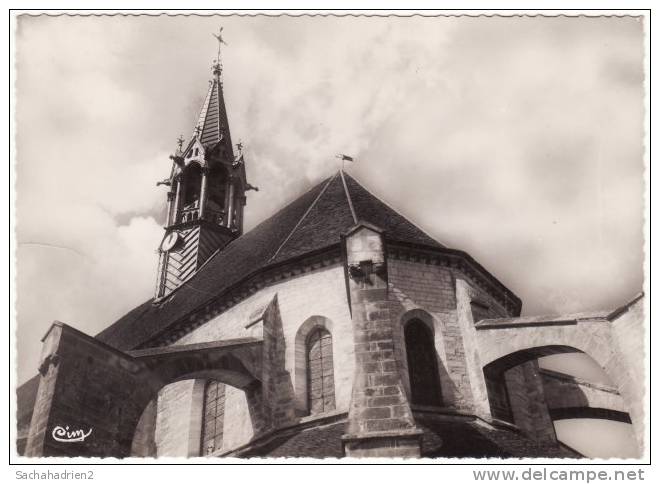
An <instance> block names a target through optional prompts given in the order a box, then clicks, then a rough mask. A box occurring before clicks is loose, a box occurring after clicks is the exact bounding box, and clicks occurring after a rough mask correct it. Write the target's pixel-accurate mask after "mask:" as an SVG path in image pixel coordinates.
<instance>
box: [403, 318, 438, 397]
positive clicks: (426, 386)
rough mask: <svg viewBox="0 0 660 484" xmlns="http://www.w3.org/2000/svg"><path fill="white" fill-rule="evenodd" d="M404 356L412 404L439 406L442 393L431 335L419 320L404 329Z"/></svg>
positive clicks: (414, 320)
mask: <svg viewBox="0 0 660 484" xmlns="http://www.w3.org/2000/svg"><path fill="white" fill-rule="evenodd" d="M405 339H406V355H407V357H408V374H409V377H410V393H411V400H412V402H411V403H413V404H418V405H429V406H441V405H442V391H441V388H440V376H439V374H438V361H437V359H436V354H435V346H434V344H433V333H432V332H431V330H430V329H429V328H428V327H427V326H426V324H424V322H422V321H420V320H419V319H413V320H412V321H410V322H409V323H408V324H407V325H406V327H405Z"/></svg>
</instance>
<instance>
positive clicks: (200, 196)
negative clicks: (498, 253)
mask: <svg viewBox="0 0 660 484" xmlns="http://www.w3.org/2000/svg"><path fill="white" fill-rule="evenodd" d="M219 40H220V39H219ZM222 75H223V67H222V63H221V62H220V59H218V61H216V62H215V63H214V65H213V68H212V74H211V80H210V83H209V88H208V92H207V93H206V97H205V100H204V103H203V106H202V107H201V110H200V114H199V119H198V121H197V123H196V125H195V126H194V127H193V130H192V135H191V137H190V139H189V140H183V139H181V140H180V143H179V145H178V149H177V150H176V152H175V153H174V154H173V155H172V156H171V157H170V158H171V170H170V173H169V176H168V177H167V178H166V179H165V180H164V181H162V182H160V183H159V184H163V185H165V186H166V187H167V199H166V201H164V202H166V204H167V217H166V222H165V227H164V230H165V232H164V237H163V239H162V242H161V243H160V246H159V247H158V258H159V260H158V272H157V274H156V282H155V287H154V293H153V297H152V298H151V299H149V300H148V301H145V302H144V303H143V304H141V305H139V306H138V307H136V308H135V309H133V310H131V311H130V312H128V313H127V314H126V315H125V316H123V317H122V318H120V319H119V320H118V321H116V322H115V323H114V324H112V325H111V326H109V327H108V328H106V329H105V330H104V331H102V332H101V333H99V334H97V335H95V336H92V335H88V334H85V333H83V332H81V331H79V330H77V329H76V328H75V327H73V326H70V325H68V324H66V323H64V322H59V321H56V322H54V323H53V324H52V325H51V327H50V329H49V330H48V332H47V334H45V335H44V336H43V340H42V341H43V350H42V354H41V357H40V365H39V368H38V370H39V372H38V374H37V375H36V376H35V377H34V378H32V379H31V380H29V381H28V382H27V383H25V384H24V385H23V386H21V387H20V388H19V389H18V391H17V402H18V405H17V407H18V414H17V422H18V439H17V449H18V453H19V454H21V455H25V456H30V457H46V456H69V457H77V456H83V457H96V456H101V457H120V458H124V457H142V458H147V457H163V456H176V457H181V456H183V457H191V458H192V457H214V458H219V457H243V458H248V457H310V458H327V457H332V458H342V457H405V458H420V457H428V458H434V457H499V458H514V457H515V458H518V457H558V458H576V457H581V455H580V454H579V453H578V452H577V451H576V450H574V449H572V448H570V447H568V446H566V445H564V444H562V443H561V442H560V441H559V440H558V438H557V434H556V431H555V427H554V424H553V422H554V421H556V420H560V419H570V418H600V419H608V420H614V421H617V422H627V423H629V424H631V425H632V428H633V432H634V434H635V437H636V442H637V445H638V449H637V452H638V454H639V455H641V454H642V452H643V448H644V433H645V430H644V429H645V417H644V401H645V398H644V395H645V393H644V392H645V389H644V374H645V372H644V361H643V358H640V357H639V355H640V354H643V352H644V311H643V303H644V298H643V295H639V296H638V297H636V298H635V299H633V300H632V301H630V302H629V303H628V304H626V305H624V306H622V307H618V308H610V309H606V310H603V311H597V312H591V313H580V314H568V315H561V316H553V317H542V316H539V317H530V316H524V317H522V316H521V307H522V301H521V300H520V299H519V298H518V297H517V296H516V294H514V293H513V292H512V291H511V290H510V289H508V288H507V287H505V286H504V285H503V284H502V283H501V282H500V281H499V280H498V279H497V277H496V276H495V275H493V274H491V273H490V272H489V271H488V270H487V269H486V268H485V267H484V266H483V265H482V264H481V263H479V262H478V261H476V260H475V259H473V258H472V257H471V256H470V255H469V254H467V253H466V252H464V251H462V250H460V249H456V248H450V247H445V246H444V245H443V244H441V243H439V242H438V241H436V240H434V238H432V237H431V236H429V235H428V234H426V233H425V232H424V231H423V230H421V229H420V228H419V227H417V226H416V225H415V223H414V222H413V221H412V220H408V219H407V218H405V217H403V216H402V215H400V214H399V213H398V212H397V211H396V209H395V208H393V207H392V206H390V205H389V204H388V203H387V201H386V200H380V199H378V198H377V197H375V196H374V195H373V194H371V193H370V192H369V191H368V190H367V189H365V188H364V187H363V186H362V185H361V183H360V181H359V180H357V179H355V178H353V177H351V176H350V175H349V174H348V173H346V172H345V171H344V170H339V171H338V172H336V173H335V174H334V175H332V176H331V177H329V178H328V179H325V180H322V181H319V182H318V183H317V184H316V185H315V186H312V187H309V189H308V190H307V191H306V192H305V193H302V194H300V195H299V196H298V197H297V198H296V199H295V200H294V201H293V202H291V203H290V204H288V205H287V206H285V207H282V208H281V209H280V210H279V211H278V212H277V213H275V215H273V216H272V217H270V218H268V219H267V220H264V221H262V222H261V223H260V224H258V225H257V226H256V227H255V228H253V229H252V230H250V231H248V232H244V230H243V219H244V217H243V216H244V211H245V210H246V209H247V208H246V207H248V206H249V205H248V203H247V202H248V199H249V195H250V191H251V190H256V189H257V188H255V187H253V186H252V185H250V183H249V181H248V178H247V173H246V164H248V163H249V159H246V157H245V156H244V154H243V153H242V147H241V145H240V144H238V145H234V144H233V143H232V137H231V132H230V124H229V120H228V115H227V111H226V107H225V101H224V93H223V82H222ZM562 353H585V354H587V355H589V356H590V357H591V358H593V360H595V362H596V363H598V364H599V365H600V366H601V368H602V369H603V370H604V371H605V373H606V374H607V375H608V377H609V378H610V380H611V382H612V385H609V386H608V385H603V384H596V383H593V382H589V381H586V380H584V379H580V378H576V377H573V376H570V375H566V374H562V373H559V372H556V371H550V370H546V369H543V368H541V367H540V366H539V363H538V359H539V358H542V357H544V356H548V355H553V354H562Z"/></svg>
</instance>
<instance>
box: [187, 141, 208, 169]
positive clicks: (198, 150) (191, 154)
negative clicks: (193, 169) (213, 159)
mask: <svg viewBox="0 0 660 484" xmlns="http://www.w3.org/2000/svg"><path fill="white" fill-rule="evenodd" d="M182 158H183V162H184V164H185V166H186V167H187V166H189V165H190V164H191V163H193V162H196V163H197V164H198V165H199V166H200V167H202V168H204V167H206V150H205V149H204V145H202V143H201V142H200V141H199V138H197V137H195V138H193V139H192V140H191V142H190V144H189V145H188V148H187V149H186V151H185V152H184V153H183V156H182Z"/></svg>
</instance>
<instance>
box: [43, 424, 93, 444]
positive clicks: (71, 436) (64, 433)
mask: <svg viewBox="0 0 660 484" xmlns="http://www.w3.org/2000/svg"><path fill="white" fill-rule="evenodd" d="M91 433H92V429H89V432H87V433H85V432H84V431H83V430H82V429H78V430H71V431H70V430H69V426H68V425H67V426H66V427H61V426H59V425H58V426H57V427H55V428H54V429H53V432H52V434H51V435H52V436H53V439H55V440H57V441H58V442H83V441H84V440H85V439H86V438H87V437H89V435H90V434H91Z"/></svg>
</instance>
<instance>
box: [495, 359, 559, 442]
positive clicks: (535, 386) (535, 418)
mask: <svg viewBox="0 0 660 484" xmlns="http://www.w3.org/2000/svg"><path fill="white" fill-rule="evenodd" d="M504 379H505V381H506V385H507V389H508V394H509V402H510V404H511V413H512V415H513V423H515V424H516V426H518V428H520V429H521V430H522V431H523V432H524V433H525V434H526V435H527V436H528V437H529V438H530V439H532V440H534V441H536V442H544V443H556V441H557V436H556V434H555V428H554V425H553V423H552V419H551V418H550V414H549V412H548V406H547V404H546V399H545V393H544V391H543V379H542V377H541V374H540V371H539V365H538V361H536V360H532V361H528V362H527V363H523V364H522V365H518V366H516V367H514V368H511V369H510V370H508V371H507V372H505V374H504Z"/></svg>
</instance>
